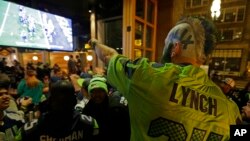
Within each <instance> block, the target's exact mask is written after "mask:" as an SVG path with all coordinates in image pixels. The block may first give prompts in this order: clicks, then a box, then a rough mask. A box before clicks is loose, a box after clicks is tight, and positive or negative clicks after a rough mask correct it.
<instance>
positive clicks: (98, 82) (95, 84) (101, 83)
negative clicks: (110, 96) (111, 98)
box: [88, 77, 108, 94]
mask: <svg viewBox="0 0 250 141" xmlns="http://www.w3.org/2000/svg"><path fill="white" fill-rule="evenodd" d="M97 88H100V89H103V90H104V91H105V92H106V93H108V87H107V84H106V79H105V78H102V77H97V78H93V79H91V80H90V83H89V86H88V92H89V93H90V94H91V91H92V90H93V89H97Z"/></svg>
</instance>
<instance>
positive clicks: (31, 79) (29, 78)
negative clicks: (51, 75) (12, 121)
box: [17, 70, 43, 105]
mask: <svg viewBox="0 0 250 141" xmlns="http://www.w3.org/2000/svg"><path fill="white" fill-rule="evenodd" d="M17 94H18V95H19V96H20V99H22V98H25V99H27V98H29V99H30V101H31V103H32V104H34V105H38V104H39V102H40V100H41V97H42V94H43V83H42V82H41V81H40V80H39V79H37V77H36V71H35V70H27V72H26V78H24V79H22V80H21V81H20V83H19V84H18V87H17Z"/></svg>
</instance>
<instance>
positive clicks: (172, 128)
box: [148, 117, 223, 141]
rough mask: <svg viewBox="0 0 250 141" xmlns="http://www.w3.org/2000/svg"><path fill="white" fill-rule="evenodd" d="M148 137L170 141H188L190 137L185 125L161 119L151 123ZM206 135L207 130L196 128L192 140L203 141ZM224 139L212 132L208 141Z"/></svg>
mask: <svg viewBox="0 0 250 141" xmlns="http://www.w3.org/2000/svg"><path fill="white" fill-rule="evenodd" d="M148 135H149V136H150V137H160V136H162V135H165V136H167V137H169V140H170V141H186V139H187V136H188V135H187V132H186V129H185V127H184V125H183V124H181V123H178V122H175V121H171V120H168V119H165V118H161V117H160V118H157V119H155V120H153V121H152V122H151V124H150V126H149V130H148ZM205 135H206V130H201V129H198V128H194V129H193V131H192V135H191V139H190V140H194V141H202V140H204V137H205ZM222 138H223V135H219V134H217V133H214V132H210V133H209V136H208V138H207V140H209V141H210V140H212V141H221V140H222Z"/></svg>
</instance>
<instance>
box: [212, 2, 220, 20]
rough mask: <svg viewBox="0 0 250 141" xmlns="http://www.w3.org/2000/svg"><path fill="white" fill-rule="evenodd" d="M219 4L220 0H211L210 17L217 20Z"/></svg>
mask: <svg viewBox="0 0 250 141" xmlns="http://www.w3.org/2000/svg"><path fill="white" fill-rule="evenodd" d="M220 4H221V0H213V3H212V6H211V9H210V10H211V17H212V19H213V20H217V19H218V18H219V16H220Z"/></svg>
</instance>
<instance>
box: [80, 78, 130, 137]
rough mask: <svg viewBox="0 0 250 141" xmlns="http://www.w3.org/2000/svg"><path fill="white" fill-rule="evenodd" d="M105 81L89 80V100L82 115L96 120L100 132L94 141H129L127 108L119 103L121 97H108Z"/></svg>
mask: <svg viewBox="0 0 250 141" xmlns="http://www.w3.org/2000/svg"><path fill="white" fill-rule="evenodd" d="M106 81H107V80H106V78H104V77H94V78H92V79H91V80H90V83H89V85H88V95H90V99H89V101H88V103H87V104H86V105H85V107H84V108H83V110H82V113H83V114H86V115H90V116H92V117H93V118H95V119H96V121H97V123H98V125H99V131H100V132H99V135H98V136H97V137H96V139H95V140H96V141H100V140H105V141H106V140H108V141H129V139H130V122H129V113H128V107H127V106H125V105H124V104H122V103H120V99H121V97H113V96H108V92H109V91H108V86H107V83H106Z"/></svg>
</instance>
